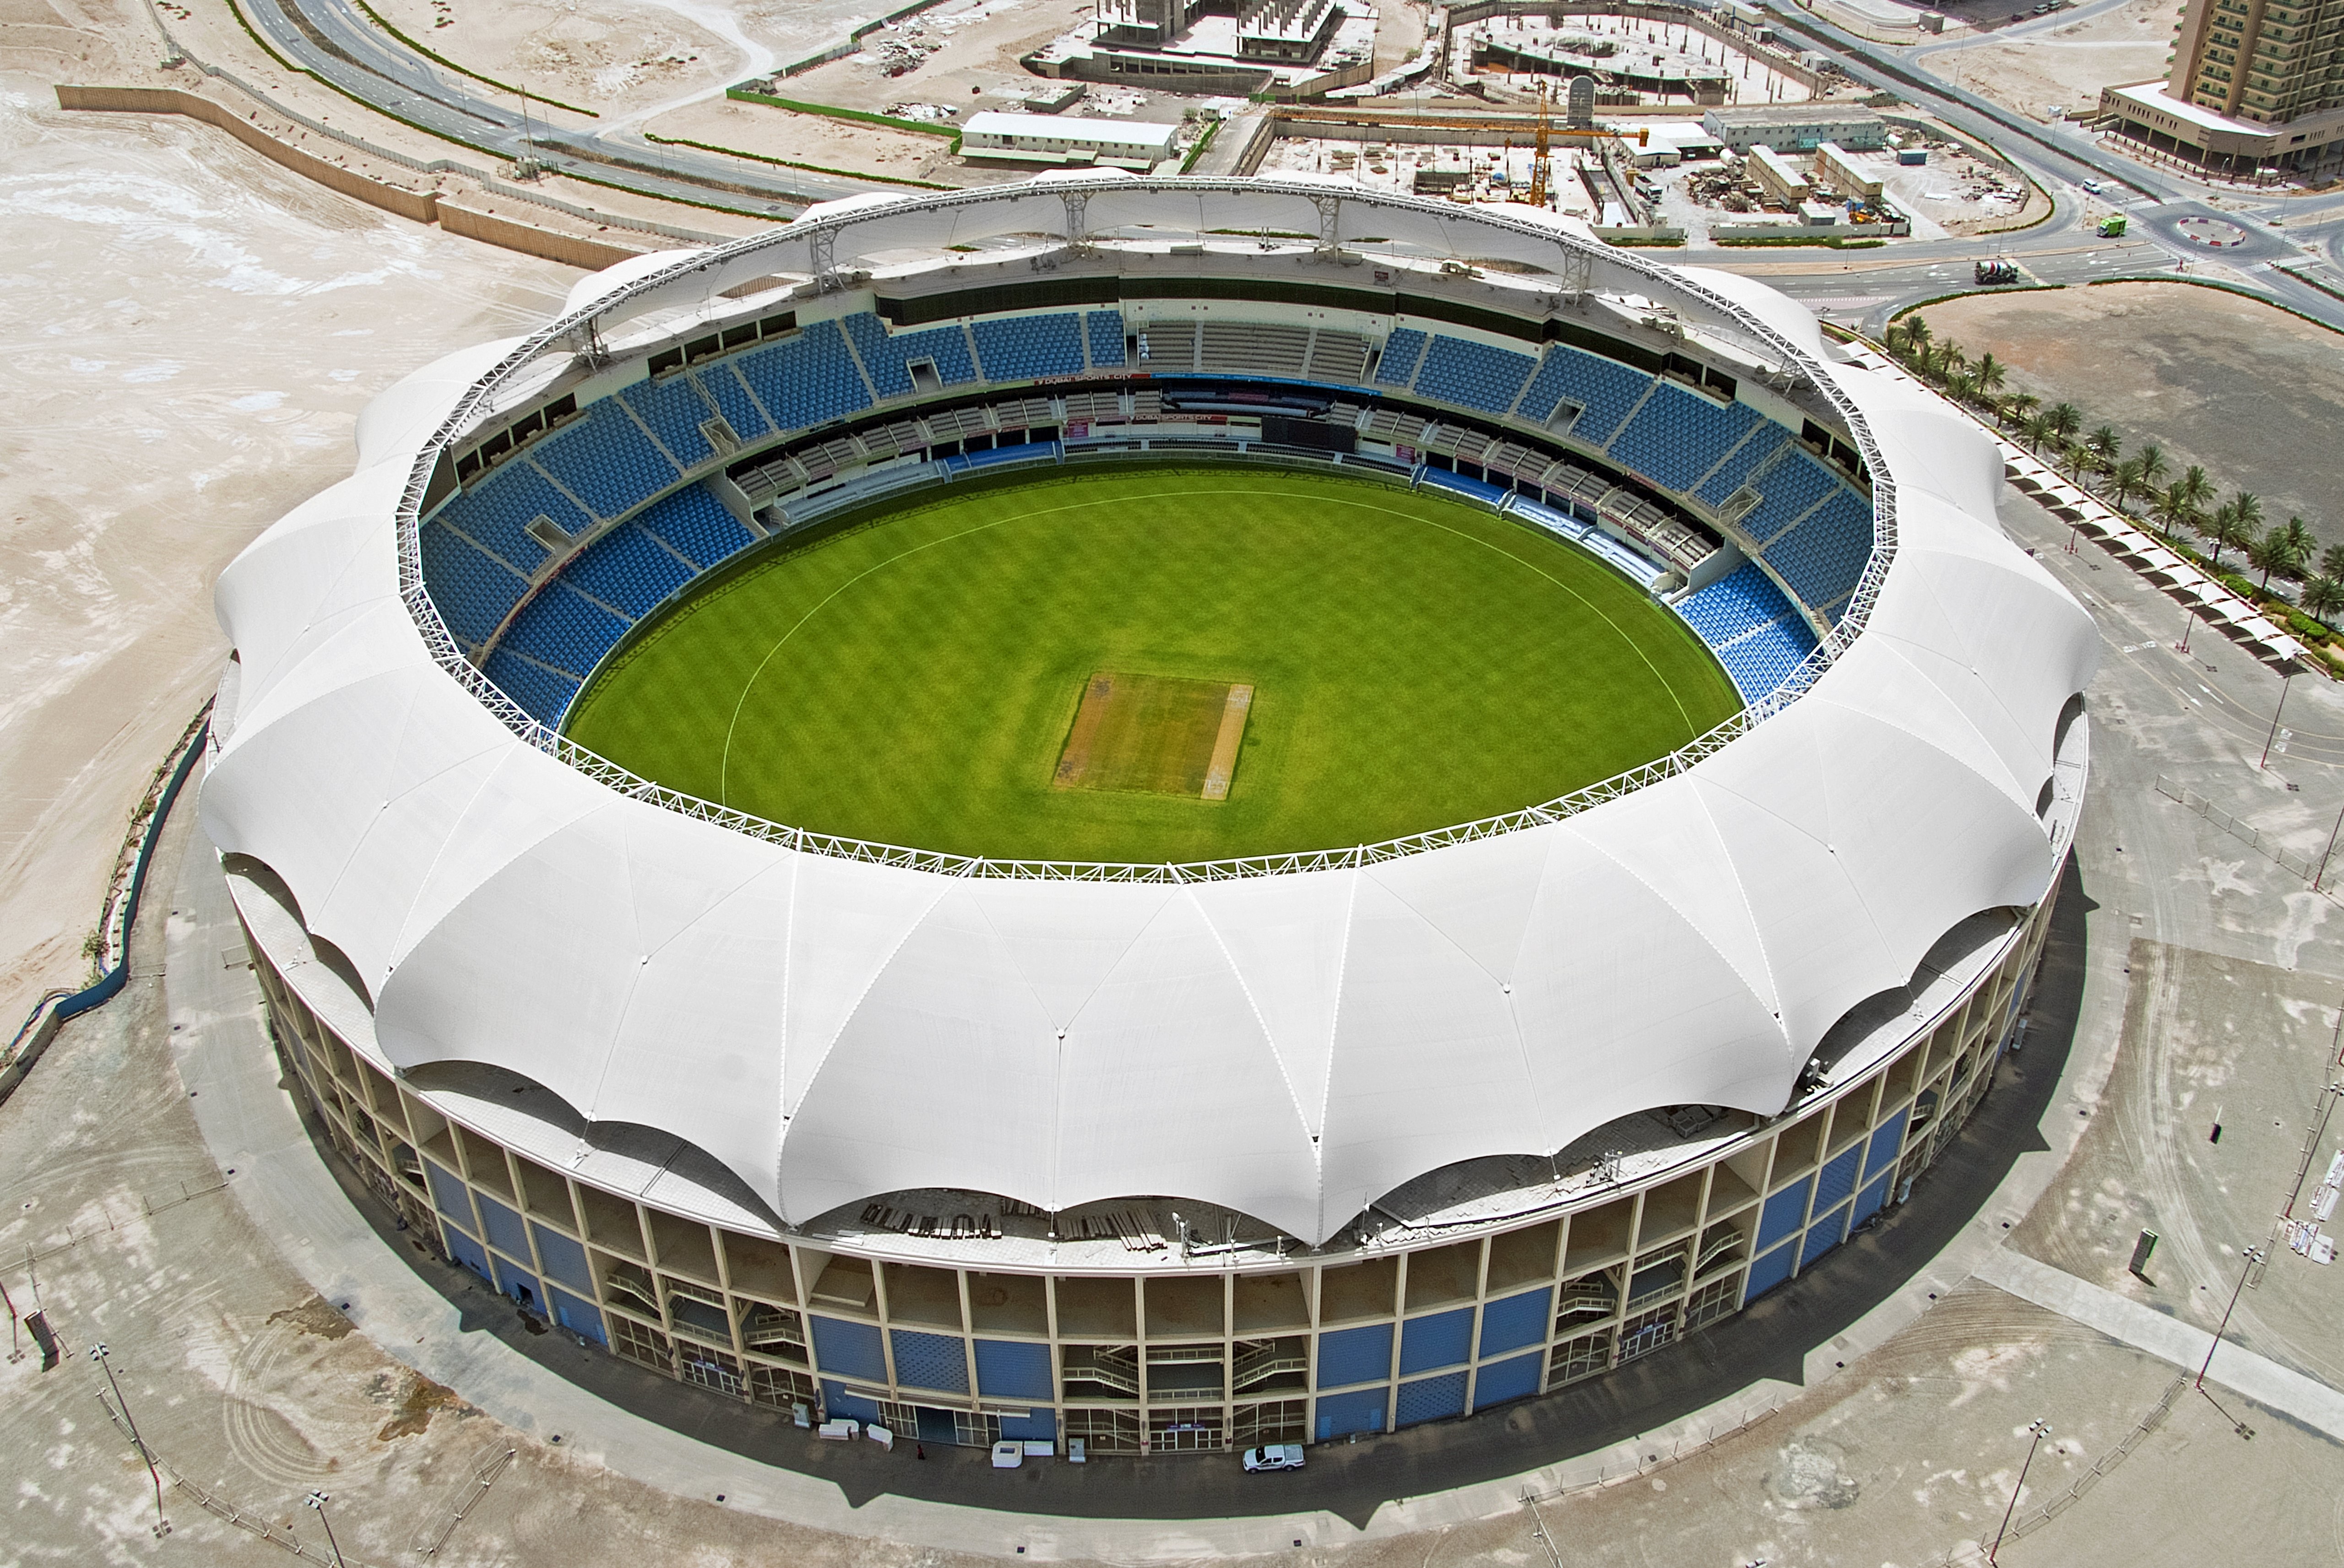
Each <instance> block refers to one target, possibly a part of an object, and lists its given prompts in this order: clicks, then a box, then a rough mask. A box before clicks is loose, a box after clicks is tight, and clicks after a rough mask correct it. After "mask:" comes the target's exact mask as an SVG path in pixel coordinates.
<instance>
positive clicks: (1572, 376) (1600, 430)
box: [1515, 343, 1652, 447]
mask: <svg viewBox="0 0 2344 1568" xmlns="http://www.w3.org/2000/svg"><path fill="white" fill-rule="evenodd" d="M1651 385H1652V377H1650V376H1647V375H1645V374H1644V373H1643V372H1642V371H1641V370H1632V369H1630V368H1629V367H1627V366H1625V365H1622V364H1621V363H1620V362H1619V361H1618V360H1616V359H1606V358H1604V357H1602V356H1601V355H1600V354H1590V353H1588V352H1587V351H1586V350H1585V349H1582V348H1573V347H1571V346H1570V345H1568V344H1563V343H1558V344H1555V345H1553V346H1551V347H1549V348H1548V349H1547V351H1546V363H1545V364H1543V365H1541V366H1540V367H1539V371H1538V375H1537V376H1536V377H1534V378H1533V379H1532V380H1531V386H1530V390H1528V391H1527V392H1524V393H1523V394H1522V400H1521V407H1519V408H1517V409H1516V410H1515V412H1516V413H1518V414H1519V415H1521V417H1523V418H1525V419H1528V420H1530V421H1531V422H1532V423H1533V424H1541V425H1544V424H1551V423H1553V421H1554V413H1555V408H1556V407H1557V406H1558V405H1559V404H1560V403H1561V401H1562V400H1564V399H1566V398H1568V399H1569V400H1570V401H1571V402H1573V403H1576V404H1578V405H1579V406H1580V407H1581V410H1582V412H1581V414H1580V416H1579V417H1578V418H1577V419H1576V420H1575V421H1573V422H1572V424H1571V427H1570V428H1571V434H1572V435H1573V436H1576V437H1579V438H1580V439H1581V440H1582V441H1585V442H1588V443H1590V444H1591V445H1592V446H1596V447H1601V446H1602V445H1603V444H1604V443H1605V442H1607V441H1609V440H1611V437H1613V436H1614V435H1615V434H1617V433H1618V431H1619V428H1620V426H1621V423H1622V421H1623V420H1625V419H1626V418H1627V417H1628V416H1629V414H1630V413H1631V412H1632V411H1633V410H1634V408H1635V407H1636V401H1637V399H1638V398H1640V397H1643V395H1644V389H1645V388H1646V387H1650V386H1651Z"/></svg>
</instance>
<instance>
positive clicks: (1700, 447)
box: [1611, 381, 1758, 493]
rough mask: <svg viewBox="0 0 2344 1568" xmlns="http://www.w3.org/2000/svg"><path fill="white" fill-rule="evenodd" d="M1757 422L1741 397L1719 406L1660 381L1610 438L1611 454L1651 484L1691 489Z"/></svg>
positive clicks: (1750, 408) (1755, 416)
mask: <svg viewBox="0 0 2344 1568" xmlns="http://www.w3.org/2000/svg"><path fill="white" fill-rule="evenodd" d="M1756 423H1758V413H1757V411H1756V410H1755V409H1753V408H1752V407H1750V406H1749V405H1747V404H1744V403H1729V404H1726V405H1725V406H1724V407H1719V406H1718V405H1716V404H1714V403H1712V402H1711V401H1709V399H1707V398H1706V397H1702V396H1701V395H1700V394H1698V393H1695V392H1689V391H1687V390H1685V389H1684V388H1683V387H1679V386H1677V385H1675V384H1674V383H1672V382H1669V381H1663V382H1662V383H1661V384H1660V385H1659V386H1658V387H1653V388H1652V396H1651V397H1647V398H1645V399H1644V405H1643V407H1641V408H1639V409H1637V410H1636V417H1634V418H1632V419H1631V420H1629V421H1628V426H1627V428H1625V429H1623V430H1622V431H1621V432H1620V433H1619V435H1617V436H1615V437H1612V440H1611V457H1612V458H1613V459H1614V460H1615V461H1617V462H1620V463H1623V464H1625V465H1626V466H1627V467H1631V468H1632V469H1634V470H1635V471H1636V472H1637V473H1639V474H1642V475H1643V476H1644V477H1646V478H1648V479H1650V480H1652V482H1653V483H1654V484H1656V485H1661V486H1664V487H1667V488H1669V489H1672V490H1675V491H1678V492H1680V493H1682V492H1683V491H1685V490H1688V489H1691V488H1692V486H1693V485H1694V484H1695V483H1696V482H1698V481H1699V480H1700V478H1701V477H1702V475H1703V474H1706V473H1708V472H1709V471H1710V469H1712V468H1713V467H1716V466H1717V461H1718V459H1719V458H1721V457H1724V456H1725V454H1726V453H1727V452H1728V451H1730V450H1732V449H1733V444H1734V443H1735V442H1737V441H1739V440H1741V439H1742V437H1743V436H1745V435H1747V434H1749V431H1750V427H1752V426H1753V425H1755V424H1756Z"/></svg>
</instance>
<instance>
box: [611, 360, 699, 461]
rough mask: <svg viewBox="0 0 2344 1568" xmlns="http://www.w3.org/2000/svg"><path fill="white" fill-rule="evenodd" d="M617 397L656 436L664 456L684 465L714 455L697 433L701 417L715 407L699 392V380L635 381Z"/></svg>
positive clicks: (678, 377)
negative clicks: (664, 451) (665, 452)
mask: <svg viewBox="0 0 2344 1568" xmlns="http://www.w3.org/2000/svg"><path fill="white" fill-rule="evenodd" d="M619 397H620V399H621V401H622V402H624V403H625V404H626V405H627V407H630V408H632V409H633V410H634V411H635V417H637V418H639V419H641V420H642V422H643V424H644V425H645V426H646V427H649V428H650V430H651V433H652V435H654V436H656V437H659V442H660V445H661V446H662V447H666V448H667V451H668V456H669V457H673V458H674V459H675V460H676V461H677V462H678V463H681V464H682V465H683V466H684V467H687V468H689V467H695V466H696V465H698V464H701V463H705V462H706V461H708V459H709V458H711V457H714V456H716V448H715V447H712V446H710V445H709V444H708V437H705V436H703V435H702V434H701V433H700V424H701V421H702V420H703V419H705V418H707V417H709V416H710V415H711V414H713V413H714V412H715V411H716V410H715V409H713V408H712V407H709V404H708V399H707V398H705V397H702V396H701V395H700V384H699V383H698V382H697V381H694V380H693V379H692V377H691V376H689V375H683V376H671V377H668V378H667V379H666V380H664V381H643V382H639V383H637V384H636V385H635V386H632V387H627V388H625V389H624V390H623V391H621V393H620V394H619Z"/></svg>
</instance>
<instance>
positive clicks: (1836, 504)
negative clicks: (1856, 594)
mask: <svg viewBox="0 0 2344 1568" xmlns="http://www.w3.org/2000/svg"><path fill="white" fill-rule="evenodd" d="M1871 556H1872V508H1870V507H1868V506H1866V505H1864V498H1862V497H1860V496H1858V495H1857V494H1856V493H1855V492H1854V491H1853V490H1845V489H1843V490H1840V491H1837V492H1836V493H1834V495H1833V496H1832V498H1831V499H1829V500H1827V501H1825V502H1824V504H1823V505H1822V506H1820V507H1817V508H1815V509H1814V511H1812V512H1810V513H1808V514H1807V516H1806V517H1805V518H1803V520H1802V521H1801V522H1800V523H1799V525H1798V526H1797V527H1796V528H1793V529H1792V530H1791V531H1790V532H1789V533H1787V534H1785V535H1783V537H1782V538H1779V539H1777V540H1775V541H1774V542H1773V544H1772V545H1770V546H1768V547H1767V549H1766V564H1767V565H1769V566H1771V567H1773V568H1774V569H1775V570H1776V571H1777V572H1779V573H1781V574H1782V578H1783V581H1784V582H1786V583H1788V584H1790V585H1791V591H1792V592H1793V593H1795V594H1797V595H1798V596H1799V598H1800V600H1801V601H1802V602H1803V603H1805V604H1807V605H1810V606H1813V607H1814V608H1824V607H1825V606H1827V605H1833V604H1836V603H1838V602H1839V601H1840V600H1842V599H1844V598H1846V597H1847V595H1848V591H1849V590H1850V589H1851V588H1854V587H1855V583H1856V579H1857V578H1860V577H1862V576H1863V575H1864V562H1865V561H1866V560H1868V559H1870V558H1871Z"/></svg>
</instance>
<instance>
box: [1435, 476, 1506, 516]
mask: <svg viewBox="0 0 2344 1568" xmlns="http://www.w3.org/2000/svg"><path fill="white" fill-rule="evenodd" d="M1424 482H1425V483H1426V484H1428V485H1432V486H1436V487H1439V488H1440V489H1444V490H1455V491H1456V492H1457V493H1458V494H1460V495H1464V496H1470V497H1472V498H1474V499H1475V500H1477V501H1486V502H1488V503H1489V504H1490V506H1493V507H1494V506H1496V505H1498V504H1499V503H1500V502H1501V501H1503V500H1504V499H1505V498H1506V488H1505V487H1504V486H1502V485H1492V484H1490V483H1489V482H1488V481H1487V480H1484V479H1476V478H1473V477H1470V476H1468V475H1464V474H1452V473H1450V471H1449V470H1448V469H1446V468H1427V469H1425V471H1424Z"/></svg>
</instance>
